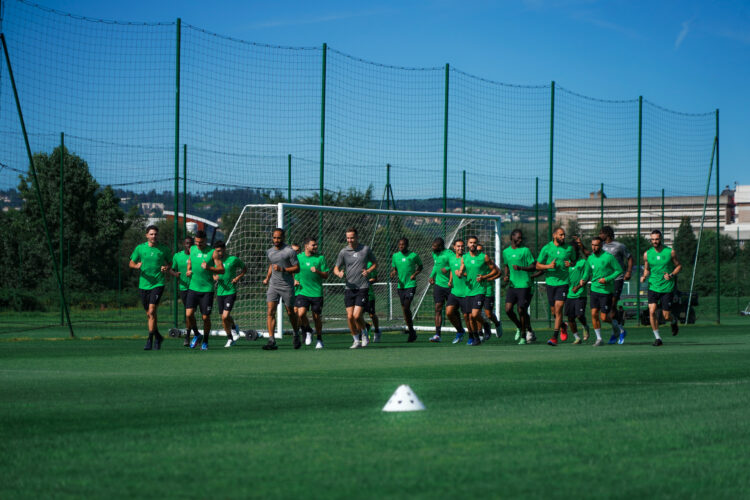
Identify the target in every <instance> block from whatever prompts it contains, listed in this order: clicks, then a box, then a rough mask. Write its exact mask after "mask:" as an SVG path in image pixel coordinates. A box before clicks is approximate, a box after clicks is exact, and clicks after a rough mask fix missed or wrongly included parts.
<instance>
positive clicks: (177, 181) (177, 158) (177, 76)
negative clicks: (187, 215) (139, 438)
mask: <svg viewBox="0 0 750 500" xmlns="http://www.w3.org/2000/svg"><path fill="white" fill-rule="evenodd" d="M181 34H182V20H181V19H180V18H179V17H178V18H177V43H176V49H175V50H176V53H175V94H174V237H173V238H172V240H173V241H172V243H173V245H174V246H173V248H174V251H175V252H177V250H178V249H179V243H178V239H177V238H178V233H179V232H180V221H179V218H180V217H179V215H180V45H181ZM172 288H173V291H174V295H173V296H172V312H173V313H174V327H175V328H177V297H178V296H179V295H180V294H179V280H174V282H173V287H172Z"/></svg>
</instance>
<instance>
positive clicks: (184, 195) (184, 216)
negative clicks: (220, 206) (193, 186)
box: [174, 144, 188, 252]
mask: <svg viewBox="0 0 750 500" xmlns="http://www.w3.org/2000/svg"><path fill="white" fill-rule="evenodd" d="M187 235H188V233H187V144H183V145H182V236H183V238H187ZM178 249H179V247H177V248H175V249H174V251H175V252H177V250H178Z"/></svg>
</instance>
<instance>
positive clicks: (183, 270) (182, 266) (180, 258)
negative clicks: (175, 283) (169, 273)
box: [172, 252, 190, 292]
mask: <svg viewBox="0 0 750 500" xmlns="http://www.w3.org/2000/svg"><path fill="white" fill-rule="evenodd" d="M189 258H190V254H187V253H185V252H179V253H176V254H174V257H172V270H173V271H177V272H178V273H180V277H179V278H178V280H179V283H180V290H181V291H183V292H184V291H185V290H187V289H188V285H190V277H188V275H187V262H188V259H189Z"/></svg>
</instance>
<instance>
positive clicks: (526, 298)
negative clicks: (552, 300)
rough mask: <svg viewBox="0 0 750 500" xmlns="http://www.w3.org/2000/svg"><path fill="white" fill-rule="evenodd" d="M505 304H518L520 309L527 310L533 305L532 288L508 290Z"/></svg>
mask: <svg viewBox="0 0 750 500" xmlns="http://www.w3.org/2000/svg"><path fill="white" fill-rule="evenodd" d="M505 303H506V304H518V307H519V309H521V310H526V309H527V308H528V307H529V304H530V303H531V288H508V290H507V291H506V292H505Z"/></svg>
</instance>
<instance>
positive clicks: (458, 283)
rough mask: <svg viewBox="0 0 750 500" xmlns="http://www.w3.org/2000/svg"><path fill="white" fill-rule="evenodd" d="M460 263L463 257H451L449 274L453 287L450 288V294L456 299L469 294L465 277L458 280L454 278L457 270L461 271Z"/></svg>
mask: <svg viewBox="0 0 750 500" xmlns="http://www.w3.org/2000/svg"><path fill="white" fill-rule="evenodd" d="M464 255H466V254H464ZM462 262H463V256H461V257H458V256H457V255H456V254H455V253H454V254H453V255H451V258H450V265H451V274H453V287H452V288H451V293H452V294H453V295H455V296H456V297H466V294H467V293H468V292H469V289H468V287H467V285H466V277H461V278H459V277H458V276H456V273H457V272H458V270H459V269H461V263H462Z"/></svg>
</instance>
